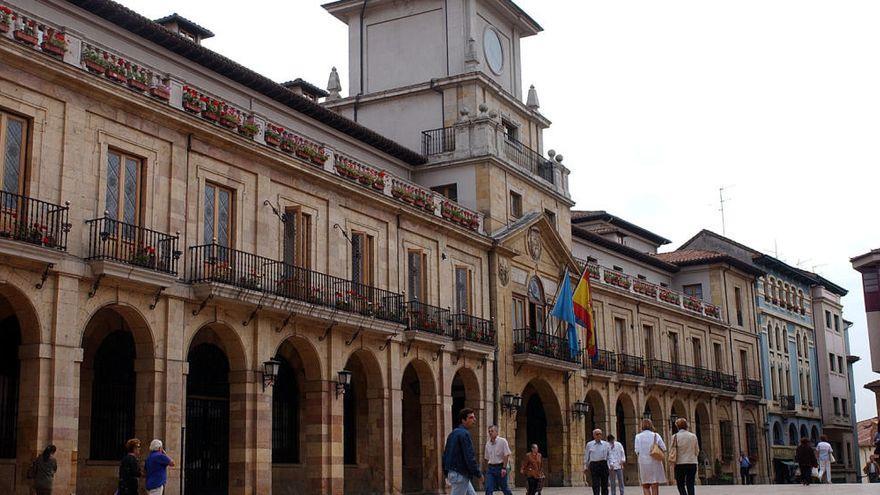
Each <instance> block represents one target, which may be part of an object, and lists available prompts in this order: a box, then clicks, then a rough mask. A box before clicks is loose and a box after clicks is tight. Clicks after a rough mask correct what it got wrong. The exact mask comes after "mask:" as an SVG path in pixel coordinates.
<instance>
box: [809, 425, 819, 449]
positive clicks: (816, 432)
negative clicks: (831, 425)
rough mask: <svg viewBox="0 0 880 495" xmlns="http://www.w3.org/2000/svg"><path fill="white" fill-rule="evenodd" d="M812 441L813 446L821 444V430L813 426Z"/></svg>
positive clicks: (811, 431)
mask: <svg viewBox="0 0 880 495" xmlns="http://www.w3.org/2000/svg"><path fill="white" fill-rule="evenodd" d="M810 441H811V442H813V445H816V444H818V443H819V428H816V427H815V426H813V428H812V429H811V430H810Z"/></svg>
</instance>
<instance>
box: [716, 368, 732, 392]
mask: <svg viewBox="0 0 880 495" xmlns="http://www.w3.org/2000/svg"><path fill="white" fill-rule="evenodd" d="M718 377H719V380H720V382H721V390H724V391H725V392H732V393H736V390H737V389H736V376H734V375H728V374H727V373H721V372H719V373H718Z"/></svg>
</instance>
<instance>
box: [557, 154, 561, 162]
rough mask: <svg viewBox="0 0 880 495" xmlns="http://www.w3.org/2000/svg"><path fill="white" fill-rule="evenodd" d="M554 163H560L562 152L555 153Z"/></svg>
mask: <svg viewBox="0 0 880 495" xmlns="http://www.w3.org/2000/svg"><path fill="white" fill-rule="evenodd" d="M556 163H562V153H558V154H557V155H556Z"/></svg>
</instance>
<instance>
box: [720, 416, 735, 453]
mask: <svg viewBox="0 0 880 495" xmlns="http://www.w3.org/2000/svg"><path fill="white" fill-rule="evenodd" d="M718 426H719V429H720V430H721V457H722V458H723V459H724V460H725V461H729V460H730V459H733V425H732V424H731V423H730V421H721V422H720V423H719V424H718Z"/></svg>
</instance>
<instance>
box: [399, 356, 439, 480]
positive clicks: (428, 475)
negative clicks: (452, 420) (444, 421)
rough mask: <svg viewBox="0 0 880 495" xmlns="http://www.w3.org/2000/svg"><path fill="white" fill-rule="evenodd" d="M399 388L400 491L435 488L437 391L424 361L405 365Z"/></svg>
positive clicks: (437, 454)
mask: <svg viewBox="0 0 880 495" xmlns="http://www.w3.org/2000/svg"><path fill="white" fill-rule="evenodd" d="M401 389H402V394H401V395H402V401H403V404H402V408H401V412H402V415H403V418H402V425H401V426H402V438H401V443H402V445H401V447H402V448H401V454H402V468H403V493H419V492H422V491H430V490H436V489H437V488H439V482H438V480H437V467H438V465H439V464H438V463H439V456H440V450H439V449H438V448H437V444H436V434H437V432H436V428H437V415H436V409H437V393H436V388H435V386H434V377H433V375H432V374H431V371H430V368H429V367H428V365H427V364H426V363H424V362H422V361H418V360H416V361H413V362H411V363H410V364H409V365H407V367H406V369H404V372H403V379H402V380H401Z"/></svg>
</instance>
